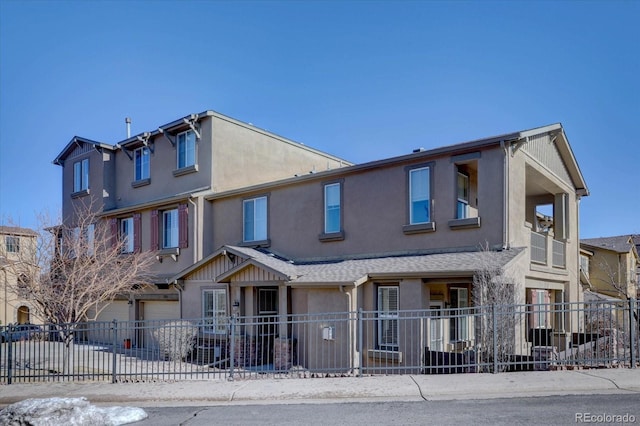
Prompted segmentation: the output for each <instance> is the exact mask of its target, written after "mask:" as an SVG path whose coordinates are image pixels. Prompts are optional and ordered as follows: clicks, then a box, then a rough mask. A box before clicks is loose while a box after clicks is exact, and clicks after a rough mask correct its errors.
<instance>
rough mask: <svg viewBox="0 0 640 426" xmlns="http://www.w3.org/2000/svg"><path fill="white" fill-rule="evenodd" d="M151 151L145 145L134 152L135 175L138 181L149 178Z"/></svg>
mask: <svg viewBox="0 0 640 426" xmlns="http://www.w3.org/2000/svg"><path fill="white" fill-rule="evenodd" d="M150 157H151V151H150V150H149V148H148V147H146V146H144V147H142V148H138V149H136V150H135V151H134V153H133V164H134V177H135V180H136V181H141V180H144V179H149V159H150Z"/></svg>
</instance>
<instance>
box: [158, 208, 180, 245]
mask: <svg viewBox="0 0 640 426" xmlns="http://www.w3.org/2000/svg"><path fill="white" fill-rule="evenodd" d="M178 235H179V233H178V209H171V210H165V211H163V212H162V248H163V249H166V248H175V247H178V244H179V242H178Z"/></svg>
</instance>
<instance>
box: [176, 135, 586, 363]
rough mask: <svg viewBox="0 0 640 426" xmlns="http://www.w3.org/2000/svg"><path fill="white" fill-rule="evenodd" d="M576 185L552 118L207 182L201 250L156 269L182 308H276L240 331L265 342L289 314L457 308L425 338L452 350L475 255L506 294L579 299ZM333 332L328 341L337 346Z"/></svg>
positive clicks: (534, 318)
mask: <svg viewBox="0 0 640 426" xmlns="http://www.w3.org/2000/svg"><path fill="white" fill-rule="evenodd" d="M586 195H588V190H587V187H586V184H585V182H584V179H583V177H582V174H581V172H580V169H579V167H578V165H577V162H576V160H575V158H574V156H573V154H572V152H571V149H570V147H569V144H568V141H567V138H566V136H565V133H564V131H563V129H562V126H561V125H559V124H556V125H551V126H546V127H542V128H537V129H532V130H528V131H522V132H516V133H511V134H506V135H502V136H497V137H492V138H488V139H481V140H477V141H473V142H468V143H463V144H459V145H453V146H448V147H443V148H437V149H433V150H427V151H424V150H417V151H415V152H414V153H411V154H409V155H405V156H401V157H396V158H390V159H385V160H380V161H374V162H370V163H365V164H360V165H354V166H349V167H343V168H340V169H337V170H328V171H323V172H318V173H315V174H307V175H304V176H297V177H291V178H288V179H284V180H280V181H276V182H271V183H265V184H258V185H253V186H247V187H245V188H238V189H235V190H230V191H224V192H218V193H213V192H211V193H209V194H206V195H204V198H205V199H206V200H208V201H210V203H211V207H210V209H211V211H212V212H213V215H212V217H211V221H212V222H211V223H212V229H213V232H212V233H211V234H208V235H207V245H206V247H205V249H206V250H205V251H209V252H211V253H212V254H211V255H210V256H208V257H206V258H204V259H202V260H201V261H199V262H196V263H194V264H193V265H192V266H190V267H189V268H187V269H185V270H184V271H182V272H180V273H179V274H176V275H175V276H174V277H172V278H170V279H169V282H170V283H171V282H172V283H174V284H175V285H176V286H177V287H178V288H180V289H181V293H182V296H181V302H182V312H183V316H184V317H186V318H195V317H210V318H211V322H212V323H214V324H215V323H216V321H217V319H219V320H224V318H225V317H226V316H227V315H229V314H230V313H233V314H240V315H243V316H257V317H258V318H260V317H265V318H267V317H273V316H274V315H277V316H279V317H280V318H281V320H280V326H279V327H276V330H274V329H273V328H269V327H267V328H260V327H257V328H255V327H254V328H248V329H247V330H246V331H245V337H246V338H247V339H254V340H257V341H262V342H264V341H267V342H269V343H267V345H268V346H272V345H275V344H276V343H275V342H276V340H275V338H279V339H287V338H289V337H291V336H290V334H291V333H292V331H291V330H289V329H288V328H287V327H286V326H284V323H285V320H286V318H287V317H288V316H290V315H294V316H295V315H305V314H314V313H323V312H347V311H351V312H355V311H357V310H358V309H364V310H368V311H373V310H376V311H382V313H380V315H381V316H382V317H385V318H386V317H388V318H393V317H394V315H397V312H398V311H402V310H417V309H436V310H437V309H460V310H461V311H460V312H461V313H462V315H463V316H461V317H460V318H459V319H453V320H451V321H449V322H448V323H446V324H445V323H442V324H439V325H438V327H439V328H438V330H436V332H435V335H432V337H431V338H430V344H431V345H432V346H433V347H435V348H440V350H443V349H445V350H446V349H450V348H459V349H464V348H467V347H470V346H473V345H474V336H473V327H472V326H471V325H470V321H471V319H470V318H468V317H464V312H466V311H464V309H465V308H467V307H469V306H471V305H472V303H473V302H472V283H473V277H474V275H475V274H476V272H477V271H479V270H480V269H482V268H483V267H486V266H487V265H491V266H492V267H494V266H495V267H498V268H499V269H500V270H501V271H502V272H503V274H504V276H505V277H507V279H508V281H509V282H512V283H513V285H516V286H517V291H516V302H519V303H530V304H533V305H537V306H540V308H535V307H534V308H533V309H534V310H535V309H538V310H539V311H540V312H542V311H543V310H544V309H545V308H544V305H545V304H547V303H551V302H564V301H566V302H569V301H571V302H574V301H581V300H582V290H581V288H580V285H579V271H578V253H579V243H578V242H579V237H578V214H579V212H578V209H579V200H580V198H581V197H582V196H586ZM483 247H484V248H488V252H487V251H486V250H485V251H483V250H481V248H483ZM230 307H232V308H230ZM380 321H381V322H380V327H379V328H378V336H377V338H375V339H372V340H373V341H370V342H369V346H370V347H371V348H372V350H373V351H383V353H386V351H387V350H388V351H390V352H392V353H393V352H400V353H401V352H402V348H398V346H397V345H398V333H397V330H396V331H395V332H394V331H393V330H388V326H389V324H392V323H393V321H392V320H380ZM565 324H571V327H573V328H577V327H579V325H578V324H579V321H578V320H577V318H568V314H567V318H565V317H563V316H554V317H553V318H552V317H551V316H550V315H542V314H540V315H531V320H530V321H529V323H528V324H523V325H522V327H527V328H528V329H540V328H543V329H545V330H549V331H553V332H555V333H556V335H557V336H559V338H561V339H565V343H566V339H568V338H569V337H570V333H571V331H577V330H570V329H568V327H565ZM222 329H223V328H216V327H215V326H213V327H212V330H222ZM261 330H262V331H261ZM354 332H355V331H353V330H352V331H351V334H352V335H351V338H352V340H351V341H352V342H353V338H355V335H353V333H354ZM261 333H262V334H261ZM519 335H521V336H528V335H529V333H526V332H524V331H523V330H520V331H519ZM293 337H295V336H293ZM342 338H343V339H347V336H344V335H343V336H342ZM307 343H308V347H317V345H315V346H314V345H312V344H311V343H309V342H307ZM342 343H343V345H339V344H337V345H336V347H348V345H347V344H346V340H345V341H344V342H342ZM278 344H279V343H278ZM531 344H532V342H531V341H525V340H522V341H520V342H519V343H518V345H519V346H518V348H517V349H516V350H517V351H518V352H522V353H529V351H530V348H531ZM297 345H298V347H299V348H300V347H301V346H304V342H300V341H298V342H297ZM376 353H377V354H378V355H379V352H376ZM384 356H386V355H384ZM374 358H375V356H374ZM365 362H366V361H365ZM372 362H373V361H372Z"/></svg>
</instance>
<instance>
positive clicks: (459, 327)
mask: <svg viewBox="0 0 640 426" xmlns="http://www.w3.org/2000/svg"><path fill="white" fill-rule="evenodd" d="M449 299H450V300H449V301H450V303H451V321H450V322H449V337H450V339H451V341H454V342H458V341H463V340H469V320H470V317H469V310H468V308H469V289H467V288H460V287H453V288H450V289H449Z"/></svg>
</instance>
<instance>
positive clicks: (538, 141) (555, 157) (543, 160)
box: [522, 135, 573, 186]
mask: <svg viewBox="0 0 640 426" xmlns="http://www.w3.org/2000/svg"><path fill="white" fill-rule="evenodd" d="M522 149H523V150H524V151H525V152H526V153H527V154H529V155H530V156H531V157H532V158H534V159H535V160H537V161H538V163H540V164H541V165H543V166H544V167H545V168H547V169H548V170H549V171H551V172H552V173H553V174H555V175H556V176H557V177H558V178H560V179H561V180H562V181H564V182H565V183H567V184H568V185H570V186H573V181H572V180H571V176H570V175H569V172H568V170H567V167H566V166H565V164H564V162H563V161H562V157H561V156H560V152H558V148H557V147H556V144H555V143H553V142H552V140H551V138H550V136H549V135H538V136H532V137H530V138H529V140H528V142H527V143H526V144H524V146H523V148H522Z"/></svg>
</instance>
